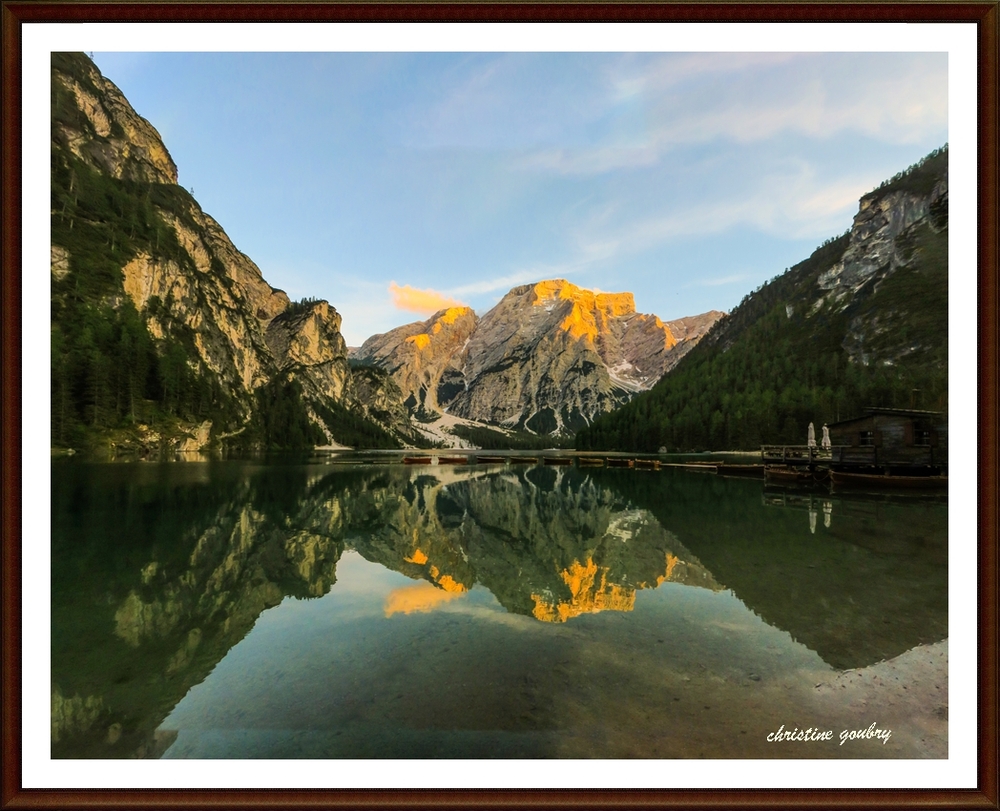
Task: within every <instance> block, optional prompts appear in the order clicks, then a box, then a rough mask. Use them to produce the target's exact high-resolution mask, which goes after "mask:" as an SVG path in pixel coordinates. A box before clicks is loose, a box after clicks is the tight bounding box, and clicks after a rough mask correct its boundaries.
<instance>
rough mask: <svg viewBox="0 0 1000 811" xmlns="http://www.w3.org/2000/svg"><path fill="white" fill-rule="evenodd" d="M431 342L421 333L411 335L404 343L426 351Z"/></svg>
mask: <svg viewBox="0 0 1000 811" xmlns="http://www.w3.org/2000/svg"><path fill="white" fill-rule="evenodd" d="M430 342H431V336H430V335H428V334H427V333H426V332H421V333H420V334H419V335H411V336H410V337H409V338H407V339H406V343H408V344H413V345H414V346H415V347H416V348H417V349H419V350H423V349H426V348H427V347H428V346H429V345H430Z"/></svg>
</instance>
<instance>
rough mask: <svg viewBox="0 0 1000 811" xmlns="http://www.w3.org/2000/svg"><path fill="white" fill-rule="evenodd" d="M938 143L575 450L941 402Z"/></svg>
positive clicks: (688, 445) (944, 333) (943, 270)
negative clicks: (844, 229) (848, 224)
mask: <svg viewBox="0 0 1000 811" xmlns="http://www.w3.org/2000/svg"><path fill="white" fill-rule="evenodd" d="M947 301H948V151H947V148H943V149H941V150H937V151H935V152H933V153H931V154H930V155H928V156H927V157H926V158H925V159H924V160H923V161H921V162H920V163H919V164H917V165H915V166H913V167H911V168H910V169H909V170H908V171H907V172H904V173H901V174H900V175H897V176H896V177H895V178H893V179H892V180H891V181H889V182H887V183H884V184H883V185H882V186H880V187H879V188H878V189H876V190H874V191H873V192H871V193H869V194H867V195H865V196H864V197H863V198H862V199H861V201H860V207H859V212H858V214H857V216H856V217H855V218H854V224H853V227H852V228H851V230H850V231H849V232H848V233H846V234H844V235H842V236H840V237H837V238H836V239H832V240H829V241H828V242H826V243H825V244H824V245H822V246H821V247H819V248H818V249H817V250H816V251H815V252H814V253H813V254H812V256H810V257H809V258H808V259H806V260H805V261H804V262H801V263H799V264H798V265H796V266H795V267H793V268H791V269H790V270H788V271H786V272H785V273H784V274H782V275H780V276H777V277H775V278H774V279H772V280H771V281H770V282H768V283H767V284H765V285H763V286H762V287H761V288H759V289H758V290H756V291H754V292H753V293H751V294H750V295H748V296H747V297H745V298H744V300H743V301H742V302H741V303H740V305H739V306H738V307H737V308H736V309H734V310H733V312H732V313H731V314H730V315H728V316H727V317H725V318H723V319H721V320H720V321H719V322H718V324H716V326H715V328H714V329H712V330H711V332H710V333H709V334H708V335H707V336H706V337H705V338H704V339H703V340H702V341H701V342H700V343H699V345H698V346H697V347H695V348H694V349H693V350H692V352H691V353H690V354H689V355H688V356H687V357H686V358H685V359H684V361H682V362H681V363H680V364H678V366H677V367H676V368H675V369H674V370H673V371H671V372H670V373H669V374H667V375H665V376H664V378H663V379H662V380H661V381H660V382H659V383H658V384H657V385H656V386H655V387H654V388H653V389H652V390H651V391H650V392H649V393H647V394H644V395H640V396H639V397H637V398H636V399H634V400H633V401H632V402H631V403H629V404H628V405H627V406H624V407H623V408H621V409H620V410H618V411H616V412H614V413H612V414H610V415H606V416H604V417H602V418H600V419H599V420H596V421H595V423H594V424H593V425H592V426H591V427H590V428H588V429H586V430H584V431H582V432H581V433H580V434H578V435H577V447H578V448H581V449H591V448H593V449H599V448H611V449H621V450H644V451H656V450H658V449H659V448H661V447H666V448H668V449H671V450H673V449H681V450H689V449H706V448H711V449H727V448H728V449H735V448H747V449H750V448H756V447H757V446H759V445H760V444H762V443H770V442H775V443H777V442H787V443H796V444H802V443H804V442H805V438H806V427H807V425H808V424H809V423H810V422H813V423H815V424H816V426H817V428H818V426H819V425H821V424H822V423H824V422H834V421H836V420H838V419H846V418H848V417H852V416H855V415H857V414H860V413H861V411H862V409H863V408H865V407H867V406H887V407H904V408H905V407H923V408H934V409H938V410H947V405H948V404H947V381H948V366H947V363H948V308H947Z"/></svg>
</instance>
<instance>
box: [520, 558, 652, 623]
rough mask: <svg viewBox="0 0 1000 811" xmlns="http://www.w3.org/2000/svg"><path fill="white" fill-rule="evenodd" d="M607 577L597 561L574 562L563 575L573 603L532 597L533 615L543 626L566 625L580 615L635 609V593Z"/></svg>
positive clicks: (606, 570)
mask: <svg viewBox="0 0 1000 811" xmlns="http://www.w3.org/2000/svg"><path fill="white" fill-rule="evenodd" d="M598 575H600V580H598ZM607 575H608V569H607V567H605V566H602V567H598V566H597V564H596V563H594V561H593V558H587V562H586V563H580V562H579V561H573V563H572V564H570V567H569V568H568V569H564V570H563V573H562V579H563V582H565V583H566V585H567V586H568V587H569V592H570V599H569V600H568V601H560V602H558V603H555V602H551V601H549V600H546V599H545V597H543V596H542V595H540V594H532V595H531V599H532V600H533V601H534V603H535V607H534V610H533V611H532V612H531V613H532V615H533V616H534V617H535V619H539V620H541V621H542V622H566V620H568V619H570V618H571V617H578V616H580V614H596V613H597V612H599V611H631V610H632V609H633V608H635V589H631V588H628V587H627V586H620V585H618V584H616V583H610V584H609V583H608V582H607Z"/></svg>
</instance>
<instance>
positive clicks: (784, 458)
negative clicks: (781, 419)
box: [761, 408, 948, 475]
mask: <svg viewBox="0 0 1000 811" xmlns="http://www.w3.org/2000/svg"><path fill="white" fill-rule="evenodd" d="M826 427H827V428H828V429H829V432H830V444H831V447H830V448H829V449H826V450H825V449H823V448H821V447H809V446H807V445H762V446H761V458H762V460H763V462H764V464H765V465H785V466H789V467H796V466H806V467H809V468H811V469H815V468H817V467H825V468H829V469H832V470H841V471H851V470H858V471H862V470H881V471H888V472H891V473H893V474H895V475H906V473H908V472H928V471H940V470H943V469H944V468H946V467H947V464H948V422H947V419H946V417H945V416H944V414H942V413H941V412H940V411H922V410H916V409H906V408H866V409H865V413H864V415H863V416H861V417H855V418H854V419H850V420H841V421H839V422H834V423H830V424H829V425H827V426H826Z"/></svg>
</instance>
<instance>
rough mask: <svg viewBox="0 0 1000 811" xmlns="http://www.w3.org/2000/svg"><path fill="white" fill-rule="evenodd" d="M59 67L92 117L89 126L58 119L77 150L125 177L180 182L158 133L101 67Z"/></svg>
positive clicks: (65, 83) (71, 146) (96, 165)
mask: <svg viewBox="0 0 1000 811" xmlns="http://www.w3.org/2000/svg"><path fill="white" fill-rule="evenodd" d="M54 73H55V76H54V78H58V81H59V82H60V83H61V84H62V85H63V86H64V87H65V88H66V89H67V90H68V91H70V92H71V93H72V94H73V96H74V98H75V100H76V106H77V108H78V109H79V110H80V111H81V112H82V113H83V115H84V116H85V117H86V121H87V122H88V123H89V128H88V129H89V132H88V131H87V130H86V129H84V130H79V129H73V128H71V127H67V126H64V125H60V124H57V126H60V127H61V129H62V130H63V136H64V139H65V143H66V145H67V146H68V147H69V149H70V151H72V152H73V154H74V155H76V156H77V157H78V158H80V159H81V160H83V161H84V162H85V163H88V164H90V165H91V166H93V167H94V168H96V169H98V170H100V171H101V172H102V173H104V174H108V175H111V176H112V177H115V178H118V179H120V180H141V181H145V182H147V183H176V182H177V166H176V165H175V164H174V161H173V159H172V158H171V157H170V153H169V152H167V148H166V147H165V146H164V145H163V141H162V140H160V135H159V133H158V132H157V131H156V129H155V128H154V127H153V125H152V124H150V123H149V122H148V121H147V120H146V119H145V118H143V117H142V116H140V115H138V114H137V113H136V112H135V110H133V109H132V106H131V105H130V104H129V103H128V101H127V100H126V98H125V96H123V95H122V93H121V91H120V90H119V89H118V88H117V87H115V85H113V84H112V83H111V82H109V81H108V80H107V79H105V78H104V77H103V76H102V75H101V73H100V71H98V70H97V68H96V67H94V66H92V65H91V66H89V69H87V70H85V72H84V73H83V74H81V75H78V76H76V77H74V76H70V75H68V74H66V73H62V72H55V71H54Z"/></svg>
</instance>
